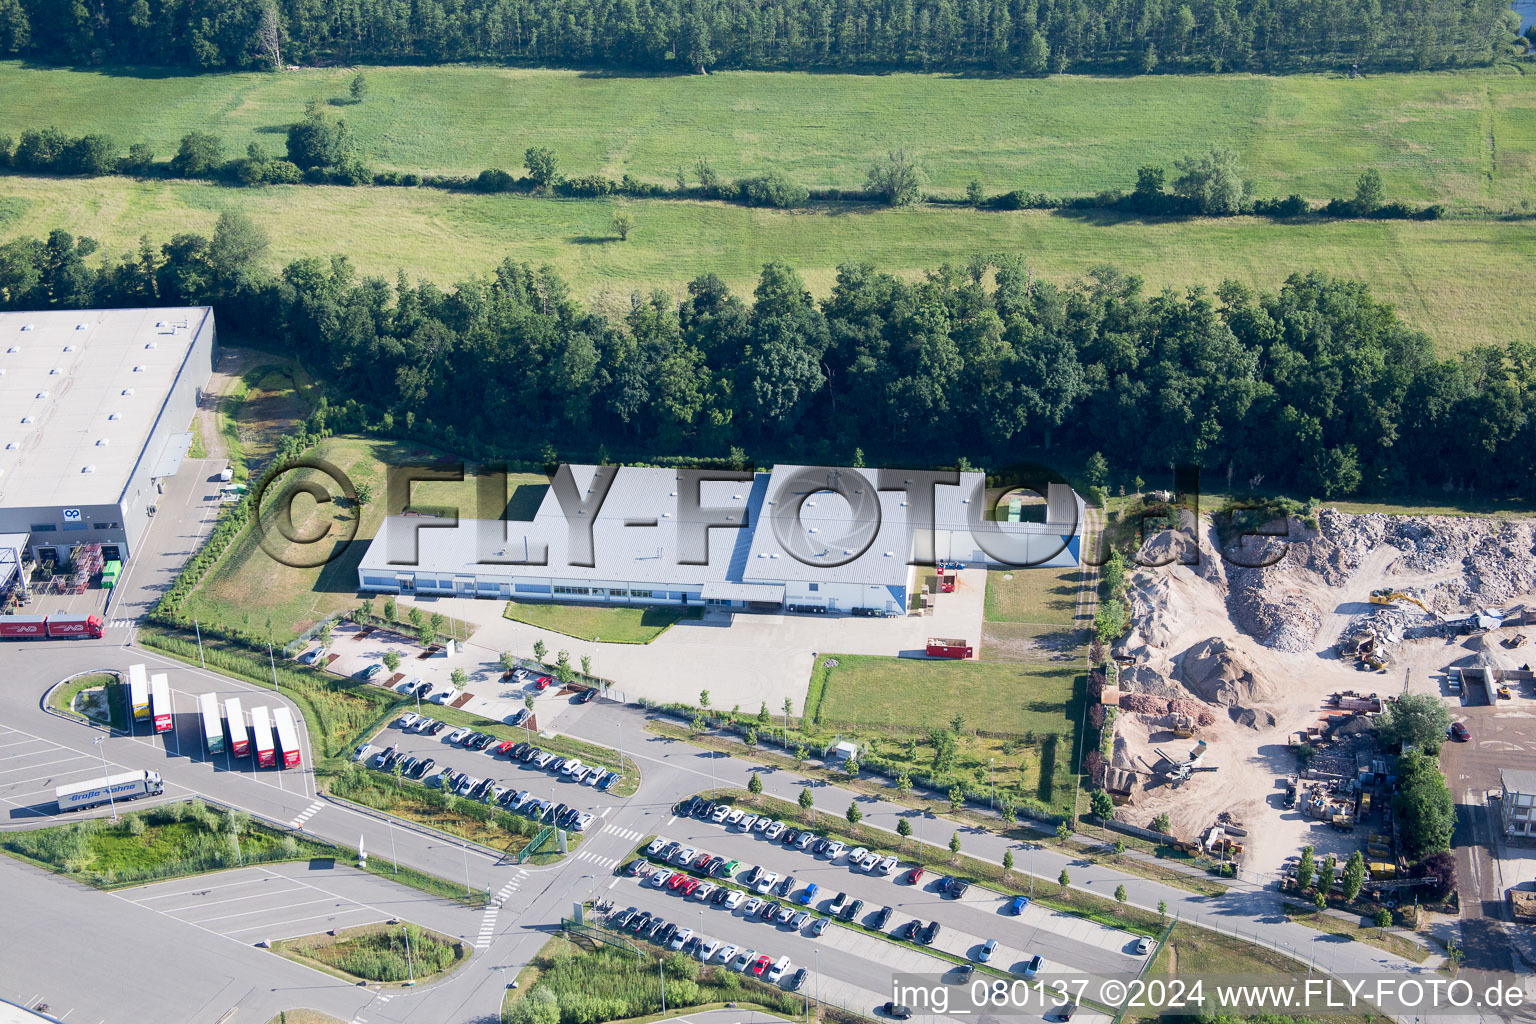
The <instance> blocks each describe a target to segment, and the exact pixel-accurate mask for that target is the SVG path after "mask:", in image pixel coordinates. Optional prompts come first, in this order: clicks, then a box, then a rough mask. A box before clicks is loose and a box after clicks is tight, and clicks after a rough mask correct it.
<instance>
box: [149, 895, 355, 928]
mask: <svg viewBox="0 0 1536 1024" xmlns="http://www.w3.org/2000/svg"><path fill="white" fill-rule="evenodd" d="M329 902H331V901H330V900H325V899H318V900H305V901H304V902H303V903H284V904H282V905H281V906H278V907H257V908H256V909H255V910H242V911H240V912H239V913H237V914H221V915H219V916H218V917H200V918H198V919H197V921H198V923H199V924H212V923H213V922H214V921H227V920H229V919H230V918H232V917H249V916H250V915H252V914H265V913H267V912H268V911H270V910H298V909H299V908H300V907H311V906H314V905H315V904H316V903H329ZM185 909H188V910H192V909H196V908H192V907H187V908H185ZM179 912H180V911H176V910H171V911H167V913H169V914H170V915H171V916H173V917H174V916H175V915H176V914H177V913H179ZM179 920H184V921H189V920H190V918H179Z"/></svg>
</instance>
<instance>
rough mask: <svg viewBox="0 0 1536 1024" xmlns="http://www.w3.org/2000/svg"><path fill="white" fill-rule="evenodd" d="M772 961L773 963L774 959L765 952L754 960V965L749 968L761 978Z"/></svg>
mask: <svg viewBox="0 0 1536 1024" xmlns="http://www.w3.org/2000/svg"><path fill="white" fill-rule="evenodd" d="M771 963H773V959H772V958H771V957H769V956H768V954H767V953H764V954H763V955H762V956H760V957H758V958H757V959H756V960H753V961H752V966H751V967H750V968H749V970H751V972H752V973H753V974H755V975H757V976H758V977H759V978H761V977H762V976H763V972H764V971H766V970H767V969H768V965H769V964H771Z"/></svg>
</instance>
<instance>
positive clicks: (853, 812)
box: [843, 802, 864, 830]
mask: <svg viewBox="0 0 1536 1024" xmlns="http://www.w3.org/2000/svg"><path fill="white" fill-rule="evenodd" d="M843 817H845V818H847V819H848V824H850V825H852V826H853V827H854V829H855V830H857V829H858V827H859V822H861V821H863V820H864V812H863V811H862V810H860V809H859V805H858V803H857V802H850V803H849V804H848V810H847V811H846V812H844V814H843Z"/></svg>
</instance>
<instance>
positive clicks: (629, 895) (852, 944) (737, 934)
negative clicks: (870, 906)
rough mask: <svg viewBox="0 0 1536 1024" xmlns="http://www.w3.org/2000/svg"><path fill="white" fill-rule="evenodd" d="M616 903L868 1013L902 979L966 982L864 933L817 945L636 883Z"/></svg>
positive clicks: (819, 940) (622, 888)
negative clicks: (800, 974)
mask: <svg viewBox="0 0 1536 1024" xmlns="http://www.w3.org/2000/svg"><path fill="white" fill-rule="evenodd" d="M610 898H611V899H612V900H613V904H614V911H615V912H617V911H621V910H624V909H627V908H629V907H635V908H637V909H638V910H643V911H649V912H650V913H651V914H653V915H659V916H661V917H663V918H665V919H666V920H668V921H670V922H672V923H674V924H676V925H678V926H679V927H681V928H691V929H693V932H694V934H695V935H704V936H707V937H708V938H710V939H714V940H717V941H719V942H720V943H721V944H722V945H734V946H737V947H738V948H739V950H748V949H751V950H755V951H756V952H757V953H758V954H768V955H769V956H771V957H772V958H773V959H774V960H777V959H778V958H779V957H781V956H788V957H789V958H790V961H791V966H790V968H789V969H788V970H787V971H786V972H785V976H784V977H785V981H788V979H789V978H790V977H791V976H792V975H793V974H794V972H795V971H796V970H798V969H799V968H801V967H805V968H808V969H809V971H810V974H809V975H808V976H807V978H806V980H805V984H804V987H802V988H801V989H798V990H796V991H797V993H806V994H809V995H810V996H811V998H813V999H822V1000H825V1001H827V1002H829V1003H835V1004H837V1005H841V1006H846V1007H850V1008H853V1009H856V1010H859V1011H860V1012H863V1013H865V1014H869V1013H871V1011H873V1010H874V1009H875V1007H877V1006H879V1005H880V1004H881V1003H883V1002H885V1001H886V1000H888V999H890V998H891V982H892V978H893V976H895V975H918V976H925V977H928V978H932V979H935V980H939V979H942V980H943V981H944V982H947V983H952V984H955V985H959V984H961V983H962V981H963V980H964V979H962V977H961V976H960V975H959V974H957V973H956V972H955V971H954V968H953V965H952V964H950V963H949V962H948V961H946V960H943V959H942V958H940V957H935V956H932V955H930V954H929V953H926V952H924V951H923V949H922V947H919V946H913V945H907V944H899V943H894V942H888V941H886V940H884V939H881V938H877V937H876V936H874V935H872V934H866V933H864V932H863V931H861V930H859V929H856V928H848V927H840V926H838V925H828V927H827V929H826V931H825V932H823V933H822V934H821V935H820V936H818V937H816V938H812V937H810V936H808V935H806V934H804V933H803V932H797V931H794V930H792V929H791V928H789V927H787V926H780V925H777V924H768V923H764V922H762V921H759V920H758V919H756V918H752V919H748V918H746V917H744V916H743V914H742V912H741V910H740V908H738V909H736V910H734V911H729V910H726V909H725V908H724V907H723V906H719V905H711V904H701V903H699V902H698V901H697V900H693V899H684V898H683V897H681V896H679V895H677V894H676V893H675V892H670V891H666V890H659V889H656V888H654V887H652V886H650V885H641V884H638V883H637V882H636V880H635V879H633V878H625V879H624V880H623V881H622V882H621V883H620V884H619V885H618V886H617V887H615V888H614V889H613V890H612V891H611V892H610ZM717 956H718V954H717ZM716 962H718V960H717V961H716ZM982 977H984V976H983V975H981V974H976V975H972V979H976V978H982ZM781 984H783V983H782V982H781ZM1018 1017H1019V1019H1034V1020H1039V1019H1040V1017H1039V1015H1028V1014H1020V1015H1018ZM939 1019H944V1018H939ZM1073 1019H1074V1020H1076V1021H1081V1022H1093V1024H1102V1021H1103V1020H1106V1019H1107V1018H1104V1017H1102V1016H1099V1015H1095V1014H1088V1015H1086V1016H1085V1015H1083V1014H1079V1015H1078V1016H1076V1017H1074V1018H1073Z"/></svg>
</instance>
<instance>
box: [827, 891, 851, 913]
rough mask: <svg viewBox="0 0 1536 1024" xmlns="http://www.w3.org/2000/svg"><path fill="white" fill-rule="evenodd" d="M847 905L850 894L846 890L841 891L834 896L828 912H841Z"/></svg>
mask: <svg viewBox="0 0 1536 1024" xmlns="http://www.w3.org/2000/svg"><path fill="white" fill-rule="evenodd" d="M847 905H848V894H847V893H845V892H840V893H838V894H837V895H836V896H834V897H832V905H831V906H829V907H827V913H829V914H841V913H842V912H843V907H845V906H847Z"/></svg>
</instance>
